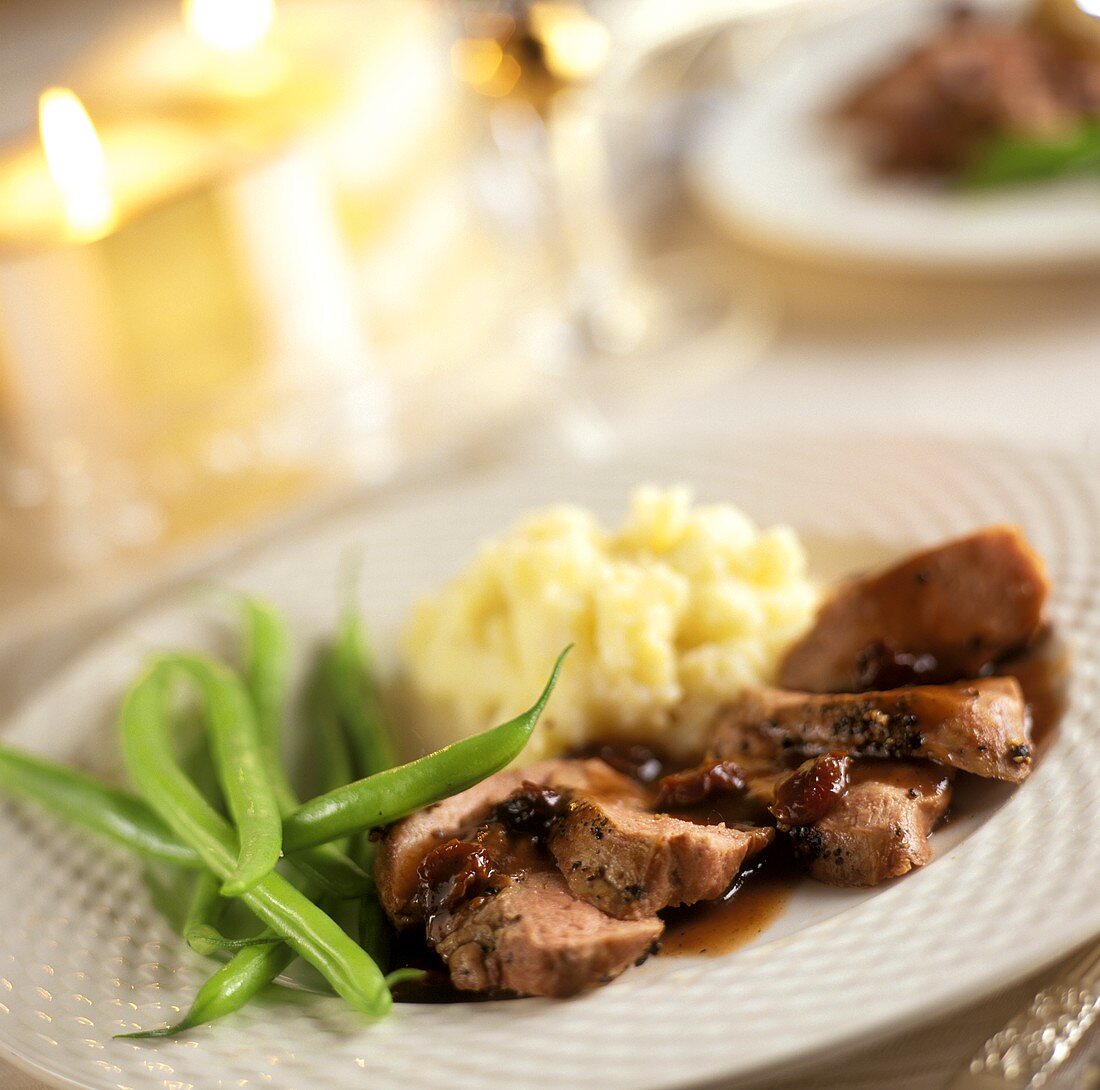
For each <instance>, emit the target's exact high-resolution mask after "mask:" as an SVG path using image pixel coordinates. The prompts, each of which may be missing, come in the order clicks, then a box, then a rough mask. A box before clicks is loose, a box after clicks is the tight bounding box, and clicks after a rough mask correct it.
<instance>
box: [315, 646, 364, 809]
mask: <svg viewBox="0 0 1100 1090" xmlns="http://www.w3.org/2000/svg"><path fill="white" fill-rule="evenodd" d="M329 666H330V655H329V652H328V651H327V650H325V651H324V652H322V653H321V654H320V655H318V657H317V664H316V666H315V667H314V669H313V672H312V674H311V676H310V679H309V683H308V685H307V686H306V696H305V702H304V704H305V718H306V722H307V723H308V724H309V730H310V736H311V738H312V739H313V740H314V743H315V750H316V754H317V781H316V782H317V784H318V786H319V791H318V794H321V793H323V792H325V791H332V790H333V789H334V788H337V787H343V786H344V785H345V784H349V783H351V782H352V780H354V779H355V778H356V776H355V771H354V768H353V766H352V763H351V754H350V753H349V752H348V744H347V738H346V737H345V735H344V728H343V724H342V723H341V722H340V716H339V713H338V712H337V709H336V702H335V700H334V699H333V695H332V691H331V689H330V686H329V677H328V672H327V671H328V669H329Z"/></svg>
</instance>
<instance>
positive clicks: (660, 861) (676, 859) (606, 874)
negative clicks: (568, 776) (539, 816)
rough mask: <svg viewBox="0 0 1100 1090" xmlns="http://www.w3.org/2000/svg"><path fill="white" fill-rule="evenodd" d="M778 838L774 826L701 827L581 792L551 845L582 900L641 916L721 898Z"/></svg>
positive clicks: (621, 916)
mask: <svg viewBox="0 0 1100 1090" xmlns="http://www.w3.org/2000/svg"><path fill="white" fill-rule="evenodd" d="M773 836H774V833H773V830H771V829H770V828H753V829H741V828H731V827H727V826H726V825H699V824H696V823H694V822H691V821H684V820H681V819H680V818H677V817H671V816H670V815H668V814H651V813H648V812H646V811H644V810H641V809H639V808H637V807H636V806H633V805H631V804H629V803H622V802H607V801H604V800H602V799H599V798H596V797H594V796H591V795H588V794H586V793H579V794H577V795H575V796H574V797H573V799H572V801H571V802H570V804H569V808H568V811H567V813H566V815H565V817H564V819H563V820H562V821H561V822H560V823H559V824H558V825H557V827H556V828H555V830H554V832H553V834H552V835H551V837H550V842H549V844H550V850H551V852H552V853H553V855H554V858H555V859H556V860H557V861H558V867H559V868H560V869H561V872H562V874H564V875H565V880H566V882H567V884H568V886H569V889H570V890H571V891H572V893H573V895H574V896H575V897H579V898H581V899H582V900H585V901H588V902H589V903H591V904H593V905H596V906H597V907H598V908H601V909H602V910H603V911H604V912H607V913H609V914H610V915H612V916H615V917H617V918H618V919H639V918H642V917H645V916H651V915H653V914H654V913H655V912H659V911H660V910H661V909H663V908H669V907H675V906H677V905H687V904H694V903H695V902H696V901H709V900H712V899H713V898H715V897H720V896H721V895H722V894H723V893H725V891H726V890H727V889H728V888H729V886H730V883H731V882H732V881H733V879H734V878H735V877H736V876H737V872H738V871H739V870H740V869H741V866H742V864H743V863H744V861H745V860H746V859H748V858H749V857H750V856H752V855H755V854H756V853H757V852H759V851H761V850H762V849H764V848H765V847H766V846H767V845H768V844H770V843H771V840H772V837H773Z"/></svg>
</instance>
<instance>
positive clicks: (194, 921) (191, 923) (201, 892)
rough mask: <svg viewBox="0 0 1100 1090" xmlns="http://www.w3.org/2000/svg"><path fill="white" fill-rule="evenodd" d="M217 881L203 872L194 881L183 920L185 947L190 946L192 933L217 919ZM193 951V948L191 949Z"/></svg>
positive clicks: (211, 875)
mask: <svg viewBox="0 0 1100 1090" xmlns="http://www.w3.org/2000/svg"><path fill="white" fill-rule="evenodd" d="M218 886H219V883H218V880H217V878H216V877H215V876H214V875H213V874H211V873H210V871H204V872H203V873H202V874H200V875H199V876H198V877H197V878H196V879H195V887H194V889H193V890H192V891H191V900H190V902H189V903H188V906H187V915H186V916H184V918H183V928H182V931H183V937H184V938H185V939H187V945H188V946H191V939H190V938H189V936H190V934H191V932H192V931H198V930H200V929H201V928H205V927H211V928H212V921H213V920H215V919H216V918H217V915H218V908H219V903H220V898H219V896H218ZM191 948H192V949H194V947H193V946H192V947H191Z"/></svg>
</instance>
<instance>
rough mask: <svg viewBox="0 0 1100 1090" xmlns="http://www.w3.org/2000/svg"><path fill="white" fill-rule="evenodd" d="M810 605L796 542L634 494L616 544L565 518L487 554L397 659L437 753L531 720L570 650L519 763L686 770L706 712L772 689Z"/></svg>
mask: <svg viewBox="0 0 1100 1090" xmlns="http://www.w3.org/2000/svg"><path fill="white" fill-rule="evenodd" d="M816 604H817V595H816V592H815V588H814V586H813V584H812V583H811V582H810V580H809V579H808V577H807V574H806V556H805V553H804V551H803V548H802V545H801V543H800V542H799V540H798V538H797V537H796V536H795V534H794V533H793V531H791V530H790V529H788V528H787V527H782V526H780V527H775V528H773V529H769V530H760V529H758V528H757V527H756V526H755V525H754V524H753V522H752V521H751V520H750V519H749V518H747V517H746V516H745V515H744V514H742V513H741V512H740V511H738V510H737V509H736V508H734V507H731V506H728V505H726V504H714V505H707V506H693V504H692V495H691V492H690V490H689V489H687V488H683V487H679V488H668V489H661V488H656V487H643V488H639V489H637V490H636V491H635V492H634V494H633V496H632V497H631V502H630V513H629V516H628V517H627V519H626V521H625V523H624V524H623V525H622V526H621V527H620V528H619V529H618V530H617V531H615V532H607V531H605V530H604V529H603V528H601V526H600V525H599V523H598V522H597V521H596V519H595V517H594V516H593V515H592V514H591V512H589V511H586V510H584V509H582V508H579V507H565V506H562V507H552V508H549V509H547V510H543V511H538V512H535V513H533V514H531V515H529V516H528V517H526V518H525V519H523V520H522V521H521V522H520V523H519V524H518V525H516V526H514V527H513V528H512V529H511V530H509V531H508V532H507V533H506V534H504V536H503V537H500V538H497V539H496V540H492V541H489V542H487V543H486V544H485V545H484V546H482V548H481V550H480V552H479V553H478V555H477V557H476V559H475V560H474V561H473V563H472V564H471V565H470V567H469V568H468V569H467V570H466V571H465V572H464V573H463V574H461V575H459V576H458V577H457V578H455V579H453V580H452V581H451V582H449V583H447V584H446V585H445V586H444V587H443V588H442V589H441V590H440V591H439V592H438V593H437V594H435V595H434V596H432V597H429V598H426V599H424V600H423V601H421V602H420V603H419V604H418V606H417V607H416V609H415V612H414V613H413V616H412V618H411V621H410V623H409V626H408V628H407V630H406V632H405V634H404V639H403V644H402V649H403V652H404V657H405V666H406V669H407V675H408V681H409V682H410V684H411V688H412V691H413V695H414V697H415V699H416V703H417V704H418V705H419V706H420V708H421V709H422V710H423V711H424V712H425V714H426V716H427V718H428V720H429V722H427V723H426V724H424V726H425V727H426V730H427V733H429V734H430V735H432V736H433V738H434V739H435V740H437V741H445V740H452V739H454V738H457V737H461V736H463V735H466V734H470V733H472V732H475V731H478V730H483V729H484V728H485V727H487V726H490V725H492V724H494V723H497V722H500V721H502V720H504V719H508V718H511V717H512V716H513V715H515V714H517V713H518V712H520V711H522V710H523V709H524V708H526V707H528V706H529V705H530V704H531V702H532V701H533V700H534V698H535V696H537V694H538V693H539V691H540V690H541V688H542V686H543V684H544V683H545V680H546V677H547V674H548V672H549V669H550V666H551V665H552V663H553V661H554V658H555V656H556V655H557V654H558V652H559V651H560V650H561V649H562V648H563V647H564V646H565V645H566V644H568V643H573V644H574V648H573V651H572V652H571V653H570V655H569V657H568V658H567V659H566V662H565V665H564V668H563V670H562V674H561V678H560V680H559V682H558V686H557V689H556V690H555V692H554V694H553V696H552V698H551V700H550V703H549V705H548V707H547V709H546V711H545V713H544V714H543V717H542V720H541V722H540V724H539V726H538V728H537V730H536V732H535V735H534V737H533V738H532V741H531V743H530V744H529V745H528V747H527V749H526V751H525V753H524V757H523V760H524V761H530V760H536V759H539V758H542V757H546V756H554V755H557V754H560V753H562V752H564V751H567V750H570V749H574V748H577V747H583V746H586V745H591V744H593V743H595V742H604V741H629V742H642V743H646V744H649V745H654V746H658V747H661V748H662V749H664V750H665V751H667V752H670V753H673V754H675V755H677V756H682V757H690V756H694V755H696V754H697V753H699V752H701V751H702V750H703V748H704V747H705V744H706V738H705V727H706V722H705V719H706V716H705V714H704V710H705V709H706V708H707V707H708V706H709V707H713V703H714V700H715V698H719V699H722V698H728V697H731V696H734V695H736V694H737V693H738V692H739V691H740V690H741V689H742V688H744V687H745V686H748V685H756V684H761V683H767V682H769V681H771V680H772V678H773V675H774V672H775V669H776V666H777V662H778V658H779V656H780V654H781V653H782V651H783V649H784V648H785V647H786V646H787V644H788V643H790V641H791V640H793V639H794V638H795V637H796V636H797V635H799V634H800V633H801V632H802V631H803V629H804V628H805V627H806V626H807V624H808V623H809V620H810V618H811V616H812V614H813V611H814V608H815V606H816ZM693 709H694V710H695V711H694V714H693Z"/></svg>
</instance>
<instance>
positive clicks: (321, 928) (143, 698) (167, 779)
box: [121, 666, 392, 1017]
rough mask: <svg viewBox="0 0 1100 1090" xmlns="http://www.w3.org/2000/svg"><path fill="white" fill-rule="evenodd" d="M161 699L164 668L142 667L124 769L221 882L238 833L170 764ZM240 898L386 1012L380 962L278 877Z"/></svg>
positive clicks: (125, 720)
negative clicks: (147, 669)
mask: <svg viewBox="0 0 1100 1090" xmlns="http://www.w3.org/2000/svg"><path fill="white" fill-rule="evenodd" d="M164 698H165V687H164V677H163V666H162V667H161V668H159V669H157V668H154V669H153V670H152V671H149V672H147V673H146V674H145V675H144V676H143V677H142V678H140V679H139V680H138V682H137V683H136V684H135V685H134V686H133V687H132V688H131V690H130V692H129V694H128V695H127V698H126V702H125V704H124V706H123V711H122V724H121V726H122V740H123V756H124V759H125V762H126V767H127V769H128V770H129V772H130V776H131V778H132V779H133V781H134V783H135V785H136V786H137V788H138V790H139V791H140V792H141V794H142V795H143V796H144V797H145V799H146V801H147V802H149V804H150V805H151V806H152V807H153V808H154V809H155V810H156V811H157V813H158V814H159V815H160V816H161V818H162V819H163V820H164V821H165V822H166V824H168V826H169V827H170V828H171V829H172V830H173V831H174V832H175V833H176V835H177V836H178V837H179V838H180V839H181V840H183V841H184V842H185V843H187V844H190V845H192V846H193V847H194V849H195V850H196V851H197V852H198V854H199V855H200V857H201V858H202V861H203V862H204V863H205V864H206V866H207V867H209V868H210V870H212V871H213V872H214V873H215V874H216V875H217V876H218V877H219V878H222V879H225V878H227V877H228V876H229V875H230V874H232V873H233V871H234V868H235V866H236V860H237V858H238V845H237V843H236V838H235V837H234V835H233V830H232V828H231V827H230V826H229V825H228V824H227V823H226V822H225V821H224V820H223V819H222V818H220V817H219V816H218V815H217V814H216V813H214V811H213V810H212V809H211V808H210V806H209V805H208V804H207V803H206V801H205V800H204V799H203V797H202V795H201V794H200V793H199V792H198V790H197V789H196V788H195V786H194V784H193V783H191V781H190V780H189V779H188V778H187V776H186V775H184V773H183V771H182V770H181V769H180V767H179V765H178V764H177V763H176V761H175V758H174V755H173V753H172V748H171V745H170V743H169V739H168V723H167V716H166V715H165V706H164V704H165V701H164ZM241 900H242V901H243V902H244V903H245V904H246V905H247V906H248V908H249V909H251V911H252V912H253V914H254V915H256V916H257V917H258V918H259V919H260V920H261V921H262V922H263V923H264V924H266V925H267V926H268V927H269V928H271V930H272V931H274V932H275V933H276V934H278V935H280V936H281V937H282V938H283V939H285V940H286V942H287V943H288V944H289V945H290V946H291V947H292V948H293V949H294V950H295V951H296V952H297V953H298V954H299V955H301V956H302V957H304V958H305V959H306V960H307V961H309V962H310V963H311V964H312V965H314V966H315V967H316V968H317V969H318V970H319V971H320V972H321V974H322V975H323V976H324V977H325V978H326V979H327V980H328V981H329V983H330V984H331V985H332V986H333V988H334V989H335V990H336V992H337V994H338V995H341V996H343V998H344V999H346V1000H347V1002H348V1003H350V1004H351V1005H352V1006H353V1007H354V1008H355V1009H356V1010H359V1011H361V1012H363V1013H365V1014H367V1015H369V1016H371V1017H381V1016H382V1015H384V1014H385V1013H386V1012H387V1011H388V1010H389V1008H390V1005H391V1003H392V999H391V998H390V993H389V989H388V988H387V987H386V982H385V979H384V978H383V976H382V974H381V972H380V971H379V969H378V967H377V966H376V965H375V964H374V962H373V961H371V959H370V957H368V955H367V954H366V953H365V952H364V951H363V950H361V949H360V947H359V946H358V945H356V943H355V942H353V941H352V940H351V939H350V938H349V937H348V936H347V935H346V934H345V933H344V932H343V931H342V930H341V929H340V927H339V926H337V924H336V923H335V922H334V921H333V920H332V919H331V918H330V917H329V916H327V915H326V914H325V913H324V912H322V911H321V910H320V909H319V908H317V907H316V905H314V904H312V903H311V902H310V900H309V898H308V897H306V896H305V895H304V894H302V893H300V892H299V891H298V890H297V889H295V888H294V886H292V885H291V884H290V883H289V882H288V881H287V880H286V879H285V878H283V877H282V876H281V875H279V874H277V873H272V874H268V875H266V876H265V877H263V878H261V879H260V880H259V881H258V882H257V883H256V884H255V885H254V886H252V887H251V888H249V889H247V890H245V891H244V892H242V894H241ZM241 953H242V954H243V953H244V951H242V952H241Z"/></svg>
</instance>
